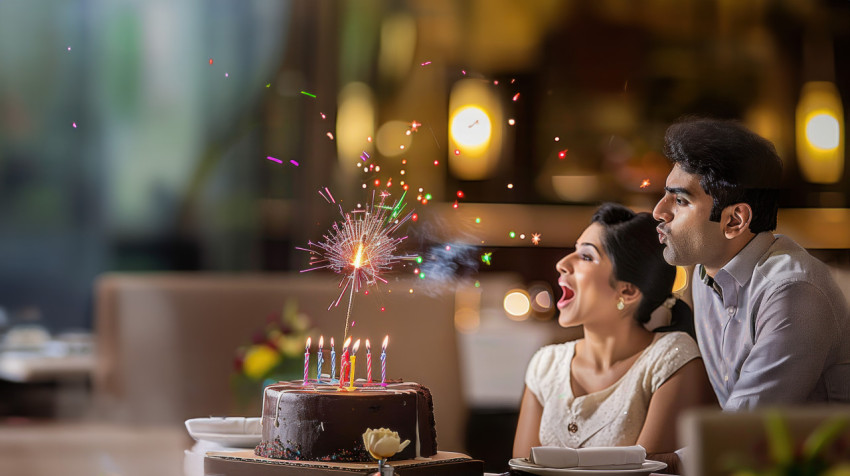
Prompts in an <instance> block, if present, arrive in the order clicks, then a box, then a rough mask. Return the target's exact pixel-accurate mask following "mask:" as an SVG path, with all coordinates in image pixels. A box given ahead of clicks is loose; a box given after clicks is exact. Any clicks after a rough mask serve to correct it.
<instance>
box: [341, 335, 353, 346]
mask: <svg viewBox="0 0 850 476" xmlns="http://www.w3.org/2000/svg"><path fill="white" fill-rule="evenodd" d="M350 345H351V337H349V338H348V339H345V343H343V344H342V348H343V349H347V348H348V346H350Z"/></svg>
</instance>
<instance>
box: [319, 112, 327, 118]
mask: <svg viewBox="0 0 850 476" xmlns="http://www.w3.org/2000/svg"><path fill="white" fill-rule="evenodd" d="M319 115H320V116H322V119H327V117H328V116H326V115H325V113H324V112H320V113H319Z"/></svg>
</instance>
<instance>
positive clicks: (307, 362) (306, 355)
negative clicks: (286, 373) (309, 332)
mask: <svg viewBox="0 0 850 476" xmlns="http://www.w3.org/2000/svg"><path fill="white" fill-rule="evenodd" d="M309 366H310V338H309V337H308V338H307V345H306V346H305V348H304V383H302V384H301V385H307V370H308V368H309Z"/></svg>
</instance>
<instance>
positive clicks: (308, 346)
mask: <svg viewBox="0 0 850 476" xmlns="http://www.w3.org/2000/svg"><path fill="white" fill-rule="evenodd" d="M305 349H306V350H310V338H309V337H308V338H307V346H306V347H305Z"/></svg>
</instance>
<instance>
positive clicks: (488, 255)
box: [481, 252, 493, 266]
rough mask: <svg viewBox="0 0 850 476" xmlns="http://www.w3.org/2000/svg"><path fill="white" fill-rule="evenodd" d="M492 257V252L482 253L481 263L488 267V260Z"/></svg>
mask: <svg viewBox="0 0 850 476" xmlns="http://www.w3.org/2000/svg"><path fill="white" fill-rule="evenodd" d="M492 257H493V253H492V252H487V253H484V254H483V255H481V262H482V263H484V264H486V265H487V266H490V260H491V259H492Z"/></svg>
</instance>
